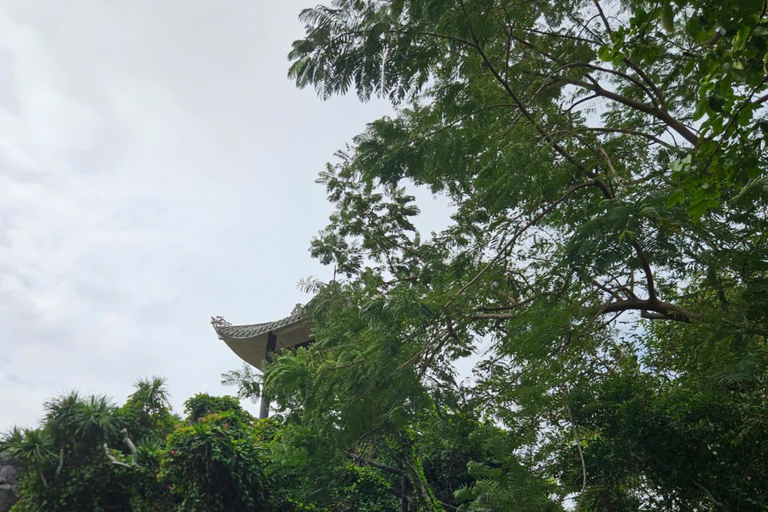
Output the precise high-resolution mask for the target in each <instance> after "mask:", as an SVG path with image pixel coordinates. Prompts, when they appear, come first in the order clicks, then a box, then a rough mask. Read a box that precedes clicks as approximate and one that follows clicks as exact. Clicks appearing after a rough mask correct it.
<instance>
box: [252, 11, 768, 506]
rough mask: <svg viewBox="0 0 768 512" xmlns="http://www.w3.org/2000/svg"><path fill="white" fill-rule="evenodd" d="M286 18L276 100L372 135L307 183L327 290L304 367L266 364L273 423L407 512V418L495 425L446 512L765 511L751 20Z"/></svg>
mask: <svg viewBox="0 0 768 512" xmlns="http://www.w3.org/2000/svg"><path fill="white" fill-rule="evenodd" d="M301 19H302V20H303V21H304V22H305V23H306V36H305V37H304V38H303V39H301V40H299V41H297V42H296V43H295V44H294V47H293V51H292V52H291V59H292V60H293V63H292V66H291V76H293V77H294V78H295V79H296V81H297V83H298V85H299V86H301V87H303V86H313V87H314V88H315V89H316V90H317V91H318V93H319V94H320V96H322V97H324V98H327V97H330V96H331V95H334V94H344V93H346V92H348V91H350V90H354V91H355V92H356V93H357V95H358V96H359V97H360V98H361V99H362V100H367V99H369V98H371V97H372V96H381V97H386V98H389V100H391V102H392V105H393V106H394V108H395V112H396V114H395V115H394V116H393V117H385V118H382V119H379V120H377V121H375V122H372V123H371V124H370V125H369V126H368V127H367V129H366V130H365V132H364V133H362V134H361V135H359V136H358V137H357V138H356V139H355V140H354V142H353V144H352V145H351V146H350V147H349V148H348V149H347V150H345V151H343V152H340V153H339V154H338V158H337V160H336V161H335V162H334V163H333V164H330V165H329V166H328V167H327V169H326V170H325V171H324V172H323V173H321V176H320V181H321V183H323V184H324V185H325V186H326V188H327V191H328V197H329V199H330V201H332V202H333V203H335V204H336V211H335V213H334V214H333V215H332V216H331V220H330V224H329V226H328V227H327V228H326V229H324V230H323V231H322V232H321V233H320V234H319V236H318V237H317V238H316V239H315V240H314V241H313V243H312V253H313V255H314V256H315V257H317V258H319V259H320V260H321V261H322V262H324V263H327V264H332V265H334V266H335V267H336V268H337V271H338V273H339V274H340V275H341V276H343V279H339V280H338V282H333V283H331V284H330V285H323V284H316V285H315V286H314V287H313V290H314V291H315V292H316V293H317V298H316V300H314V301H313V302H312V303H311V305H310V307H309V310H310V312H311V313H312V315H313V317H314V320H315V339H316V341H317V343H316V344H315V346H314V348H313V349H311V350H309V351H299V353H298V354H297V355H296V356H291V357H284V358H280V359H278V360H277V362H276V363H275V364H274V365H272V367H271V368H270V370H269V371H268V374H267V379H266V384H267V388H268V389H271V391H270V392H271V393H274V394H275V396H276V397H277V400H278V402H279V403H280V404H281V405H283V406H285V407H287V408H290V409H292V410H293V411H294V413H295V414H297V415H298V416H300V421H301V422H303V423H304V424H307V425H314V427H315V428H316V431H318V432H321V433H322V434H323V435H324V436H325V437H326V439H328V440H330V441H333V442H334V443H335V444H336V445H338V446H339V447H340V448H343V449H345V450H352V452H353V455H355V454H356V455H358V456H363V455H365V454H371V453H376V454H378V455H380V456H387V457H389V460H392V461H399V464H400V466H399V467H401V468H402V469H403V470H404V471H407V472H409V473H410V475H411V480H412V482H414V484H413V485H414V488H416V489H418V487H419V486H420V485H421V486H422V490H423V492H421V493H420V497H418V495H419V493H417V497H418V499H419V500H421V501H422V502H423V505H424V506H425V507H433V508H440V507H445V503H444V502H443V504H442V505H441V503H440V502H441V500H438V499H436V498H435V494H434V492H433V490H432V489H429V488H425V487H429V486H430V485H432V486H437V485H438V484H439V483H438V482H436V480H435V478H432V479H431V480H430V479H429V478H428V475H425V474H424V471H423V470H422V469H420V468H421V467H422V466H421V464H422V462H423V460H422V459H423V457H422V456H421V455H420V454H419V453H417V451H414V446H417V445H418V444H419V443H418V442H417V440H416V438H418V437H419V436H420V435H421V432H420V431H419V429H418V428H415V429H414V427H418V425H423V424H424V419H423V414H424V411H425V410H430V411H433V412H434V418H436V419H435V421H443V422H447V423H446V424H451V422H452V420H451V418H450V415H451V414H454V413H457V414H464V415H466V414H472V415H476V416H478V419H481V420H482V421H483V422H484V423H485V424H486V425H487V427H485V428H486V429H487V428H490V425H491V424H493V425H494V426H500V427H502V430H501V431H493V432H494V433H493V434H488V435H487V437H488V439H489V440H490V441H489V442H491V441H492V442H493V443H495V444H494V445H493V446H494V447H495V448H494V450H492V452H491V453H494V454H495V455H494V457H492V458H491V459H490V460H489V459H486V460H480V461H476V462H474V463H470V464H469V468H470V473H471V474H472V475H473V478H474V480H472V481H471V482H469V483H467V484H466V486H465V487H464V488H463V490H462V491H460V492H458V493H457V495H456V499H457V500H459V499H463V500H465V501H466V502H467V503H468V504H467V505H465V506H467V507H470V508H472V507H477V509H478V510H480V509H482V510H487V509H488V508H490V509H492V510H513V509H521V510H522V509H531V508H532V507H533V508H538V509H541V508H545V506H547V507H554V508H559V507H568V506H569V505H568V504H569V503H573V504H574V506H576V507H578V508H579V509H587V508H589V509H598V510H635V509H637V508H645V509H649V510H702V509H719V510H729V509H730V510H735V509H739V510H746V509H765V507H768V493H767V492H766V487H765V485H764V482H765V481H766V477H768V467H767V466H766V462H765V461H766V460H768V459H767V458H766V456H767V455H768V453H766V450H768V435H767V434H766V432H767V431H768V429H767V428H766V427H768V425H767V422H768V414H767V413H768V407H767V406H766V383H767V382H768V372H767V371H766V368H768V366H767V365H766V362H767V361H768V357H767V356H768V354H767V353H766V346H765V337H766V335H768V316H766V312H767V311H768V294H766V291H767V290H768V274H767V273H766V270H767V268H768V252H767V249H768V247H767V246H766V242H767V240H766V236H765V227H766V200H768V188H767V187H766V186H767V185H768V181H767V179H768V177H767V175H766V168H767V165H766V164H767V162H766V151H765V149H766V142H767V140H768V139H767V134H768V117H767V116H766V108H765V104H766V101H767V100H768V94H766V91H768V74H766V66H767V64H766V63H768V53H767V52H768V37H767V36H768V17H767V16H766V3H765V2H764V1H763V0H674V1H671V0H661V1H656V0H651V1H645V0H622V1H614V2H606V1H601V0H558V1H553V0H517V1H509V0H397V1H386V2H385V1H362V0H338V1H335V2H334V3H333V4H331V5H329V6H318V7H316V8H313V9H308V10H305V11H303V12H302V14H301ZM414 184H415V185H418V186H426V187H429V188H430V189H431V190H432V192H433V193H435V194H442V195H445V196H447V197H448V198H450V200H451V201H452V203H453V205H454V212H453V215H452V217H451V223H450V225H449V226H448V227H447V228H446V229H445V230H443V231H441V232H439V233H432V234H431V235H429V236H425V235H423V234H420V233H418V232H417V231H416V229H415V227H414V223H413V218H414V217H415V216H417V215H418V213H419V209H418V205H417V204H415V202H414V198H413V197H412V196H410V195H409V194H408V187H409V186H411V185H414ZM478 347H483V350H482V351H480V352H479V354H480V357H479V359H480V360H479V363H478V365H477V367H476V370H475V372H476V373H475V381H474V384H473V386H472V388H471V389H458V388H457V386H456V384H455V383H454V382H453V378H454V372H453V369H452V364H453V363H454V362H455V361H456V360H457V359H458V358H461V357H463V356H467V355H469V354H471V353H472V352H473V351H474V352H478ZM457 397H458V398H457ZM446 411H447V412H446ZM457 411H463V412H460V413H459V412H457ZM420 416H422V418H421V419H418V418H419V417H420ZM377 436H378V437H377ZM393 436H394V437H396V438H397V439H399V440H400V441H399V443H394V445H393V443H387V439H392V438H393ZM372 446H374V447H375V448H371V447H372ZM383 447H386V448H383ZM361 454H362V455H361ZM425 484H426V485H425ZM444 499H446V498H443V500H444ZM456 504H458V501H457V502H456V503H455V504H453V505H451V504H447V505H448V507H452V506H455V505H456ZM545 504H546V505H545Z"/></svg>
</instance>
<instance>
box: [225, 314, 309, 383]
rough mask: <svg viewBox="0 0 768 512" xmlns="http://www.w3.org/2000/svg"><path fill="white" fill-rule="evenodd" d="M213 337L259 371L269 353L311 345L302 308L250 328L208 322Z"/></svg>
mask: <svg viewBox="0 0 768 512" xmlns="http://www.w3.org/2000/svg"><path fill="white" fill-rule="evenodd" d="M211 325H213V329H214V330H215V331H216V335H217V336H218V337H219V339H220V340H222V341H223V342H224V343H226V344H227V345H228V346H229V348H230V349H232V351H233V352H234V353H235V354H237V355H238V356H239V357H240V359H242V360H243V361H245V362H247V363H249V364H251V365H253V366H255V367H256V368H258V369H259V370H262V368H263V366H264V361H267V360H269V353H270V352H280V351H281V350H284V349H286V348H292V349H296V348H298V347H302V346H306V345H308V344H309V343H310V342H311V329H310V324H309V317H308V315H307V314H306V313H305V311H304V308H303V307H302V306H301V305H297V306H296V308H295V309H294V310H293V313H291V314H290V315H289V316H287V317H285V318H281V319H280V320H275V321H274V322H265V323H260V324H249V325H232V324H231V323H229V322H227V321H226V320H224V318H223V317H220V316H217V317H212V318H211Z"/></svg>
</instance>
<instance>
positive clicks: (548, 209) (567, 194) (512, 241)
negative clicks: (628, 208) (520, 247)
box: [449, 181, 605, 304]
mask: <svg viewBox="0 0 768 512" xmlns="http://www.w3.org/2000/svg"><path fill="white" fill-rule="evenodd" d="M595 186H597V187H598V188H604V187H605V184H602V187H600V186H599V185H598V182H595V181H590V182H588V183H582V184H580V185H576V186H574V187H571V188H570V189H568V190H567V191H566V192H565V194H563V195H562V196H560V197H559V198H558V199H556V200H555V201H553V202H552V203H550V204H549V205H548V206H547V207H546V208H544V209H543V210H542V211H540V212H539V213H538V214H536V215H534V217H533V218H532V219H531V220H529V221H528V222H527V223H526V224H525V225H524V226H523V227H522V228H520V229H518V230H517V232H516V233H515V234H514V235H513V236H512V238H511V239H510V240H509V241H508V242H507V243H506V244H505V245H504V247H502V248H501V250H500V251H499V252H498V253H497V254H496V256H494V257H493V259H492V260H491V261H489V262H488V263H487V264H486V265H485V267H483V269H482V270H480V272H478V273H477V275H475V277H473V278H472V279H471V280H470V281H469V282H468V283H467V284H465V285H464V286H462V287H461V289H459V291H458V292H456V296H459V295H461V294H462V293H464V292H465V291H467V289H469V288H470V287H472V285H474V284H475V283H476V282H477V281H478V280H479V279H480V278H481V277H483V275H485V273H486V272H488V270H489V269H490V268H491V267H492V266H493V265H495V264H496V262H497V261H499V259H501V257H502V256H503V255H505V254H506V253H507V252H508V251H509V250H510V249H511V248H512V246H513V245H514V244H515V243H516V242H517V239H518V238H520V236H522V235H523V233H525V232H526V231H527V230H528V229H529V228H530V227H531V226H534V225H535V224H536V223H537V222H539V221H540V220H541V219H542V218H543V217H544V216H545V215H547V214H548V213H549V212H551V211H552V210H554V209H555V208H556V207H557V206H558V205H559V204H560V203H562V202H563V201H565V200H566V199H568V197H570V195H571V194H573V193H574V192H576V191H578V190H581V189H583V188H587V187H595ZM452 301H453V299H451V301H449V304H450V303H451V302H452Z"/></svg>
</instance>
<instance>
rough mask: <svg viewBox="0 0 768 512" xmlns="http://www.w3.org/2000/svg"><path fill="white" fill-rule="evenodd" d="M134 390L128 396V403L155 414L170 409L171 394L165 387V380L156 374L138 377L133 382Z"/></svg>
mask: <svg viewBox="0 0 768 512" xmlns="http://www.w3.org/2000/svg"><path fill="white" fill-rule="evenodd" d="M133 386H134V388H136V391H134V392H133V394H132V395H131V396H129V397H128V403H129V404H131V405H132V406H134V407H135V408H136V409H138V410H140V411H143V412H145V413H148V414H156V413H159V412H162V411H165V410H170V409H171V395H170V394H169V393H168V389H167V387H166V380H165V379H164V378H163V377H158V376H156V375H154V376H152V377H149V378H146V379H139V380H137V381H136V382H135V383H134V385H133Z"/></svg>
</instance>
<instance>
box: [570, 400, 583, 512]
mask: <svg viewBox="0 0 768 512" xmlns="http://www.w3.org/2000/svg"><path fill="white" fill-rule="evenodd" d="M565 410H566V411H568V419H569V420H570V423H571V430H572V431H573V437H574V439H575V440H576V448H577V449H578V450H579V459H580V460H581V492H580V493H579V504H578V505H577V506H576V510H577V511H579V510H581V506H582V504H583V502H584V493H585V492H586V490H587V464H586V462H585V461H584V452H583V451H582V449H581V436H580V435H579V431H578V429H577V428H576V423H575V422H574V421H573V414H571V407H570V406H569V405H568V404H566V405H565Z"/></svg>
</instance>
